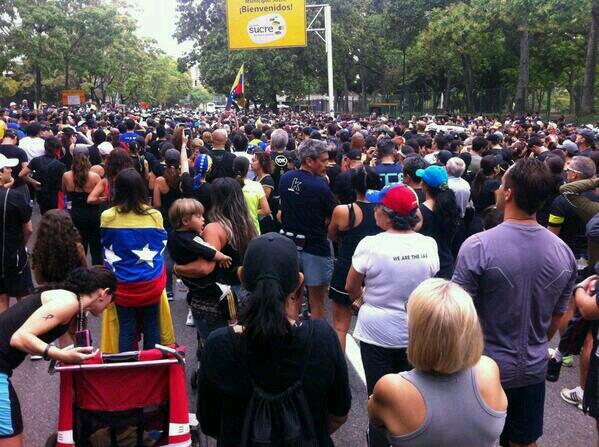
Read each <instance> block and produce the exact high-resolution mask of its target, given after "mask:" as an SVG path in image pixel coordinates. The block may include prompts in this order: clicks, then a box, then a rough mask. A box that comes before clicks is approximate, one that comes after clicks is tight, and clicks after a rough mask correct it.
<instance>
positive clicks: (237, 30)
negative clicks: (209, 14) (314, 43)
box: [227, 0, 307, 50]
mask: <svg viewBox="0 0 599 447" xmlns="http://www.w3.org/2000/svg"><path fill="white" fill-rule="evenodd" d="M227 34H228V37H229V49H230V50H251V49H260V48H288V47H305V46H306V45H307V36H306V1H305V0H227Z"/></svg>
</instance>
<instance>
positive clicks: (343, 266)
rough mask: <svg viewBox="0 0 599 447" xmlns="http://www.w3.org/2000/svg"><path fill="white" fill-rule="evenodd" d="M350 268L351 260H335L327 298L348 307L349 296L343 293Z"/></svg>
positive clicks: (349, 303) (349, 302)
mask: <svg viewBox="0 0 599 447" xmlns="http://www.w3.org/2000/svg"><path fill="white" fill-rule="evenodd" d="M350 267H351V259H350V260H349V261H346V260H344V259H341V258H337V261H336V262H335V268H334V269H333V277H332V278H331V285H330V287H329V298H330V299H331V300H332V301H333V302H335V303H337V304H341V305H343V306H350V305H351V300H350V299H349V294H348V293H347V292H346V291H345V281H346V280H347V274H348V272H349V269H350Z"/></svg>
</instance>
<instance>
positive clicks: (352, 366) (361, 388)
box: [13, 215, 597, 447]
mask: <svg viewBox="0 0 599 447" xmlns="http://www.w3.org/2000/svg"><path fill="white" fill-rule="evenodd" d="M38 219H39V217H38V216H37V215H36V216H34V225H35V224H36V223H37V222H36V221H37V220H38ZM35 226H37V225H35ZM176 298H177V299H176V300H175V301H172V302H171V311H172V315H173V322H174V325H175V332H176V337H177V341H178V343H179V344H181V345H184V346H187V347H188V349H187V353H188V354H187V356H188V361H187V375H188V379H189V377H190V375H191V373H192V371H193V369H194V367H195V347H196V335H195V329H194V328H190V327H187V326H185V318H186V315H187V305H186V302H185V301H184V299H182V298H183V297H182V296H176ZM329 313H330V309H329ZM90 328H91V329H92V333H93V340H94V341H96V342H98V341H99V339H100V333H99V320H98V319H96V318H93V317H91V318H90ZM555 345H557V341H556V340H554V342H553V343H552V346H555ZM354 347H355V345H354ZM348 351H349V350H348ZM356 352H357V351H356V350H355V349H354V352H353V353H352V354H350V355H349V358H348V367H349V377H350V384H351V392H352V408H351V411H350V414H349V419H348V422H347V423H346V424H345V425H344V426H343V427H341V428H340V429H339V431H338V432H336V433H335V434H334V436H333V439H334V441H335V444H336V445H337V446H347V447H350V446H351V447H363V446H366V442H365V435H364V433H365V427H366V425H367V414H366V398H367V396H366V388H365V385H364V382H363V378H361V377H360V375H361V374H360V372H359V371H360V368H361V364H360V361H359V355H357V354H356ZM47 369H48V364H47V363H46V362H44V361H31V360H29V359H27V360H25V362H24V363H23V364H22V365H21V366H20V367H19V368H18V369H17V370H16V371H15V373H14V376H13V384H14V386H15V388H16V390H17V393H18V395H19V398H20V401H21V407H22V412H23V420H24V425H25V431H24V437H25V446H26V447H43V446H44V445H45V442H46V439H47V438H48V436H49V435H50V434H51V433H53V432H55V431H56V427H57V414H58V383H59V376H58V375H53V376H50V375H49V374H48V372H47ZM578 374H579V370H578V358H575V360H574V367H572V368H563V369H562V375H561V378H560V381H559V382H558V383H554V384H553V383H547V395H546V402H545V424H544V425H545V427H544V435H543V437H542V438H541V439H540V440H539V445H541V446H555V447H557V446H560V447H561V446H581V447H586V446H596V445H597V435H596V433H595V423H594V421H593V419H591V418H590V417H587V416H585V415H584V414H583V413H582V412H581V411H580V410H578V409H577V408H576V407H574V406H572V405H569V404H567V403H565V402H564V401H563V400H562V399H561V398H560V396H559V391H560V389H561V388H562V387H573V386H576V385H578ZM362 377H363V374H362ZM188 396H189V401H190V402H189V404H190V412H194V411H195V410H194V408H195V395H194V392H193V390H192V389H191V387H190V386H189V380H188ZM202 444H204V445H206V442H202ZM207 444H209V445H215V444H214V443H213V442H208V443H207Z"/></svg>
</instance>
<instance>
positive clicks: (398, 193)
mask: <svg viewBox="0 0 599 447" xmlns="http://www.w3.org/2000/svg"><path fill="white" fill-rule="evenodd" d="M366 198H367V199H368V200H369V201H370V202H371V203H376V204H380V205H383V206H386V207H387V208H389V209H392V210H393V211H395V212H396V213H398V214H400V215H402V216H407V215H409V214H411V213H413V212H414V211H415V210H416V209H417V208H418V197H417V196H416V193H415V192H414V190H413V189H412V188H410V187H408V186H406V185H404V184H401V183H392V184H390V185H387V186H385V187H384V188H383V189H381V190H380V191H375V190H368V191H367V192H366Z"/></svg>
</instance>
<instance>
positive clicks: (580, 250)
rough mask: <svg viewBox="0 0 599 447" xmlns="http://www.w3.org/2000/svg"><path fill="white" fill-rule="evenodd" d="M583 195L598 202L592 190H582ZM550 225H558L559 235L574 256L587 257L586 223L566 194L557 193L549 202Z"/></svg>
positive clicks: (598, 198) (597, 197) (598, 199)
mask: <svg viewBox="0 0 599 447" xmlns="http://www.w3.org/2000/svg"><path fill="white" fill-rule="evenodd" d="M583 195H584V196H585V197H586V198H588V199H590V200H592V201H593V202H599V196H598V195H597V194H595V192H593V191H587V192H584V193H583ZM548 226H550V227H560V232H559V237H560V238H561V239H562V240H563V241H564V242H565V243H566V245H568V247H570V250H572V253H574V256H576V258H577V259H578V258H580V257H581V256H582V257H585V258H586V257H587V238H586V224H585V223H584V222H583V221H582V219H581V218H580V217H578V215H577V214H576V209H575V208H574V205H572V204H571V203H570V202H569V201H568V199H567V198H566V196H564V195H559V196H557V197H556V198H555V199H554V200H553V203H552V204H551V211H550V212H549V223H548Z"/></svg>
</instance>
